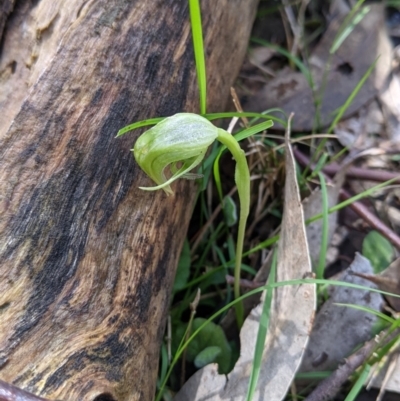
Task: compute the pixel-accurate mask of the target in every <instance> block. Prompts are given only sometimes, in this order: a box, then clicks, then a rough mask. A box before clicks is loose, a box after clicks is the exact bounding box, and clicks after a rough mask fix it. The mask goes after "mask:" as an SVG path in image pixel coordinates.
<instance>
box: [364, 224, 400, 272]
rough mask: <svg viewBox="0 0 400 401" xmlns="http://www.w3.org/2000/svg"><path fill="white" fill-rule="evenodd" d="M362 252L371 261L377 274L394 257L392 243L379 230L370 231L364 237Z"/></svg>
mask: <svg viewBox="0 0 400 401" xmlns="http://www.w3.org/2000/svg"><path fill="white" fill-rule="evenodd" d="M362 254H363V255H364V256H365V257H366V258H367V259H369V261H370V262H371V265H372V267H373V268H374V273H375V274H379V273H380V272H382V271H383V270H384V269H386V268H387V267H388V265H389V264H390V263H391V262H392V260H393V258H394V252H393V247H392V245H391V244H390V242H389V241H388V240H387V239H386V238H385V237H383V236H382V235H381V234H379V233H378V232H377V231H371V232H369V233H368V234H367V236H366V237H365V238H364V241H363V245H362Z"/></svg>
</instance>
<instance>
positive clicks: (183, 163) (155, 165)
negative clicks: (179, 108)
mask: <svg viewBox="0 0 400 401" xmlns="http://www.w3.org/2000/svg"><path fill="white" fill-rule="evenodd" d="M216 139H217V140H218V141H220V142H221V143H222V144H223V145H225V146H226V147H227V148H228V149H229V151H230V152H231V153H232V156H233V158H234V159H235V161H236V171H235V182H236V186H237V189H238V194H239V200H240V218H239V227H238V237H237V244H236V260H235V283H234V293H235V297H236V298H238V297H239V296H240V268H241V260H242V253H243V242H244V232H245V227H246V221H247V216H248V214H249V209H250V172H249V168H248V165H247V161H246V156H245V154H244V151H243V150H242V149H241V148H240V146H239V144H238V142H237V141H236V140H235V138H233V137H232V135H231V134H229V133H228V132H226V131H225V130H223V129H221V128H217V127H215V126H214V125H213V124H212V123H211V122H210V121H208V120H207V119H206V118H204V117H201V116H199V115H197V114H191V113H179V114H175V115H174V116H171V117H167V118H165V119H164V120H162V121H160V122H159V123H158V124H156V125H155V126H154V127H153V128H150V129H149V130H148V131H146V132H145V133H143V134H142V135H141V136H140V137H139V138H138V140H137V141H136V143H135V146H134V148H133V154H134V157H135V159H136V162H137V163H138V164H139V166H140V167H141V168H142V170H143V171H144V172H145V173H146V174H147V175H148V176H149V177H150V178H151V179H152V180H153V181H154V182H155V183H156V184H157V185H156V186H155V187H140V188H141V189H144V190H147V191H155V190H157V189H163V190H164V191H165V192H166V193H167V195H170V194H172V193H173V191H172V189H171V186H170V184H171V183H172V182H173V181H175V180H176V179H178V178H180V177H182V178H188V179H193V178H198V177H199V175H197V174H193V173H189V172H190V171H191V170H193V169H194V168H195V167H197V166H198V165H199V164H200V163H201V161H202V160H203V158H204V156H205V154H206V152H207V149H208V147H209V146H210V145H211V144H212V143H213V142H214V141H215V140H216ZM168 168H169V171H170V173H171V177H170V178H167V176H166V172H167V171H166V170H167V169H168ZM236 316H237V320H238V324H239V327H241V325H242V324H243V305H242V303H241V302H238V303H237V304H236Z"/></svg>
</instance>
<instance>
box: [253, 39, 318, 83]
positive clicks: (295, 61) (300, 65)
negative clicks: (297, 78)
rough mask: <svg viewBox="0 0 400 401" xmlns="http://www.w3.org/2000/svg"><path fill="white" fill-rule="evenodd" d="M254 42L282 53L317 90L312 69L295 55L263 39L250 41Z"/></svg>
mask: <svg viewBox="0 0 400 401" xmlns="http://www.w3.org/2000/svg"><path fill="white" fill-rule="evenodd" d="M250 40H251V41H252V42H254V43H257V44H259V45H262V46H265V47H268V48H270V49H272V50H275V51H276V52H278V53H281V54H282V55H283V56H285V57H287V58H288V59H289V60H290V61H292V62H293V64H295V65H296V67H297V68H298V69H299V70H300V71H301V73H302V74H303V75H304V76H305V78H306V80H307V82H308V85H309V86H310V88H311V89H312V90H313V91H314V88H315V84H314V80H313V77H312V74H311V71H310V69H309V68H308V67H307V66H306V65H305V64H304V63H303V62H302V61H301V60H300V59H299V58H298V57H296V56H295V55H293V54H291V53H290V52H288V51H287V50H286V49H284V48H283V47H280V46H277V45H274V44H272V43H270V42H267V41H266V40H262V39H258V38H251V39H250Z"/></svg>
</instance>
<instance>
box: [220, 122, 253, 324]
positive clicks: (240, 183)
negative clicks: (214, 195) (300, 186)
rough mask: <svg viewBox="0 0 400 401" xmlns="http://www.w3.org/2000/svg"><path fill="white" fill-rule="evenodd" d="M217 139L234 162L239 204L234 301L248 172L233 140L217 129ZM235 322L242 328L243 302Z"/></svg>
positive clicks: (238, 305) (247, 198)
mask: <svg viewBox="0 0 400 401" xmlns="http://www.w3.org/2000/svg"><path fill="white" fill-rule="evenodd" d="M217 139H218V140H219V141H220V142H221V143H223V144H224V145H225V146H226V147H227V148H228V149H229V151H230V152H231V153H232V156H233V158H234V159H235V161H236V170H235V182H236V186H237V189H238V194H239V202H240V218H239V227H238V235H237V241H236V258H235V273H234V276H235V281H234V286H233V288H234V294H235V299H237V298H239V297H240V268H241V264H242V254H243V243H244V234H245V229H246V221H247V217H248V215H249V210H250V172H249V167H248V165H247V160H246V156H245V154H244V151H243V150H242V149H241V148H240V146H239V144H238V142H237V141H236V139H235V138H233V136H232V135H231V134H229V133H228V132H226V131H224V130H223V129H221V128H219V129H218V137H217ZM235 309H236V320H237V322H238V326H239V327H242V325H243V321H244V310H243V302H237V303H236V304H235Z"/></svg>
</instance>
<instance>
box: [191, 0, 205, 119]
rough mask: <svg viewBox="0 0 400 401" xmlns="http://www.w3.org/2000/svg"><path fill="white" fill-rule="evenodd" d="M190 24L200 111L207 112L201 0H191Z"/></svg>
mask: <svg viewBox="0 0 400 401" xmlns="http://www.w3.org/2000/svg"><path fill="white" fill-rule="evenodd" d="M189 10H190V25H191V27H192V37H193V48H194V58H195V60H196V73H197V83H198V85H199V97H200V113H201V114H205V113H206V103H207V82H206V63H205V58H204V44H203V29H202V25H201V11H200V4H199V0H189Z"/></svg>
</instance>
